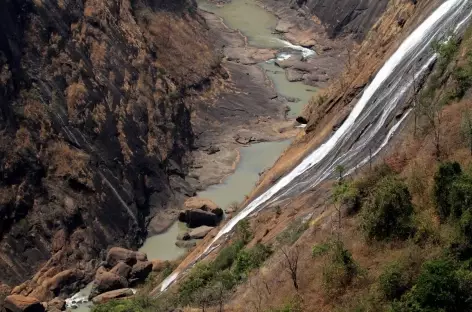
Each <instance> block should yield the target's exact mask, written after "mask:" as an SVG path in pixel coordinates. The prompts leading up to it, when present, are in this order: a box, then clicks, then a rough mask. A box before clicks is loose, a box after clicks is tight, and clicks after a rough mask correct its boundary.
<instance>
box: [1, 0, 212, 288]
mask: <svg viewBox="0 0 472 312" xmlns="http://www.w3.org/2000/svg"><path fill="white" fill-rule="evenodd" d="M191 8H194V3H193V2H192V1H187V0H179V1H171V0H160V1H154V0H153V1H148V0H140V1H130V0H124V1H118V0H106V1H81V0H69V1H56V0H41V1H26V0H19V1H1V2H0V18H1V19H2V22H1V23H0V103H2V104H1V105H0V159H2V162H1V164H0V177H1V178H0V250H1V251H2V255H3V257H2V259H0V269H1V270H2V272H3V274H1V275H0V282H4V283H7V284H10V285H16V284H18V283H20V282H23V281H24V280H25V279H27V278H30V277H32V276H33V274H34V273H35V272H36V271H37V270H38V269H41V270H40V272H39V273H38V275H37V276H35V279H34V281H32V282H31V283H30V284H29V285H30V286H28V287H26V288H24V289H28V290H25V292H28V291H31V289H33V288H34V285H41V283H39V282H38V281H39V280H43V279H44V278H45V277H48V278H49V277H51V276H54V275H55V274H57V273H59V272H61V271H64V270H66V269H69V268H71V267H72V268H73V267H80V268H83V270H84V273H83V274H82V275H83V280H84V281H83V282H80V281H79V282H77V283H83V284H85V283H86V282H87V281H89V280H90V279H91V278H92V273H91V272H93V271H94V270H95V269H96V268H97V267H98V264H99V262H98V260H97V259H98V258H99V257H100V256H102V254H103V250H106V249H107V248H108V247H109V246H110V245H120V246H125V247H132V246H137V245H138V244H139V243H140V242H142V240H143V239H144V237H145V235H146V226H147V223H148V222H149V220H150V219H151V218H152V217H153V216H154V215H155V214H156V213H157V212H158V211H161V210H163V209H166V208H167V207H168V205H169V204H171V203H173V202H180V200H181V193H182V192H184V191H185V192H187V193H189V192H190V193H191V191H192V190H189V189H188V187H187V189H185V190H183V189H184V188H183V187H182V185H187V184H188V183H187V184H185V183H186V182H185V175H186V173H187V165H188V163H189V159H188V156H187V155H188V151H189V150H190V149H191V147H192V145H193V130H192V125H191V123H190V110H189V106H190V104H191V101H193V98H195V97H194V96H193V97H192V96H190V94H193V95H195V94H197V93H198V92H199V91H198V90H200V88H201V87H202V85H204V84H207V83H208V77H211V76H212V75H215V74H216V72H217V71H218V62H217V59H218V58H217V55H214V54H213V52H212V51H213V48H212V47H211V45H210V44H209V40H208V38H207V37H206V36H207V34H206V29H205V27H204V25H203V24H202V23H201V21H200V17H198V16H197V15H195V14H194V13H192V12H194V10H191ZM184 35H185V36H184ZM169 36H172V38H177V39H176V40H169ZM189 37H191V38H193V40H188V38H189ZM179 40H182V41H179ZM184 43H185V44H184ZM200 55H206V56H208V57H207V58H205V59H202V58H201V57H200V58H199V56H200ZM184 56H185V57H184ZM171 182H172V183H171ZM182 197H183V196H182ZM49 259H51V260H49ZM11 265H13V266H14V267H11ZM43 265H44V266H43ZM68 291H74V290H72V289H71V290H68ZM54 295H58V294H54Z"/></svg>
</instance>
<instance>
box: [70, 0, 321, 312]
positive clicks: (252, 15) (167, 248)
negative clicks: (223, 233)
mask: <svg viewBox="0 0 472 312" xmlns="http://www.w3.org/2000/svg"><path fill="white" fill-rule="evenodd" d="M197 2H198V5H199V8H200V9H202V10H205V11H209V12H212V13H214V14H216V15H218V16H220V17H222V18H223V20H224V22H225V23H226V25H227V26H228V27H230V28H232V29H239V30H240V31H241V33H243V34H244V35H245V36H247V38H248V44H249V45H251V46H254V47H259V48H273V49H279V50H283V52H281V53H280V54H279V56H278V57H279V58H287V57H289V56H290V55H291V54H294V55H300V54H302V55H303V56H304V57H309V56H311V55H313V54H314V51H312V50H309V49H306V48H303V47H300V46H294V45H292V44H290V43H289V42H286V41H284V40H282V38H281V37H280V36H279V35H278V34H276V33H274V29H275V27H276V24H277V18H276V17H275V16H274V15H272V14H271V13H269V12H267V11H266V10H264V9H263V8H262V7H260V6H259V5H258V4H257V3H256V1H255V0H232V1H231V2H230V3H228V4H225V5H224V6H217V5H215V4H213V3H210V2H208V1H207V0H198V1H197ZM274 61H275V60H269V61H267V62H263V63H261V64H259V66H260V67H261V69H262V70H264V71H265V73H266V75H267V76H268V77H269V78H270V79H271V80H272V82H273V85H274V87H275V89H276V90H277V92H278V94H280V95H281V96H283V97H285V98H292V100H291V102H290V103H288V105H289V106H290V108H291V111H290V112H289V117H296V116H297V115H298V114H299V113H300V112H301V110H302V108H303V106H304V105H305V104H306V103H307V102H308V101H309V99H310V98H311V97H312V96H313V95H314V94H315V93H316V88H314V87H310V86H307V85H305V84H303V83H302V82H289V81H288V80H287V79H286V77H285V72H284V70H283V69H282V68H280V67H278V66H276V65H275V62H274ZM289 144H290V140H284V141H279V142H264V143H259V144H254V145H251V146H246V147H242V148H241V149H240V156H241V157H240V162H239V164H238V166H237V168H236V170H235V172H234V173H233V174H232V175H230V176H229V177H228V178H226V179H225V181H224V182H223V183H222V184H218V185H213V186H210V187H209V188H208V189H206V190H205V191H202V192H200V193H199V194H198V196H200V197H204V198H209V199H211V200H213V201H214V202H215V203H216V204H218V205H219V206H220V207H222V208H223V209H224V208H227V207H228V206H229V205H230V204H231V203H233V202H241V201H242V200H243V199H244V197H245V196H246V195H247V194H249V193H250V191H251V190H252V189H253V188H254V185H255V183H256V182H257V181H258V179H259V174H260V173H261V172H262V171H263V170H265V169H267V168H269V167H271V166H272V165H273V164H274V162H275V161H276V160H277V158H278V157H279V155H280V154H281V153H282V152H283V151H284V150H285V149H286V148H287V147H288V146H289ZM185 230H186V228H185V225H184V224H183V223H180V222H176V223H174V224H173V225H172V226H171V227H170V228H169V229H168V230H167V231H166V232H165V233H162V234H159V235H156V236H153V237H149V238H148V239H147V240H146V241H145V242H144V244H143V246H142V247H141V248H140V249H139V250H140V251H142V252H145V253H146V254H147V255H148V259H150V260H153V259H160V260H175V259H177V258H179V257H181V256H182V255H184V254H185V253H186V250H185V249H182V248H179V247H177V246H175V241H176V237H177V235H178V234H179V233H180V232H183V231H185ZM90 289H91V285H88V286H87V287H86V288H85V289H83V290H81V291H80V292H79V293H77V294H76V295H74V297H75V298H86V297H87V296H88V294H89V293H90ZM74 297H73V298H74ZM71 299H72V298H71ZM69 301H70V300H69ZM90 306H91V304H90V303H81V304H78V309H77V310H75V311H80V312H87V311H89V310H90Z"/></svg>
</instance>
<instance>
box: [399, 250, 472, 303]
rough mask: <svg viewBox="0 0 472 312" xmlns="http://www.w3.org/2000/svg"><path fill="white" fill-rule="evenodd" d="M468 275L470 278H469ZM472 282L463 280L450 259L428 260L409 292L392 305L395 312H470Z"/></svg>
mask: <svg viewBox="0 0 472 312" xmlns="http://www.w3.org/2000/svg"><path fill="white" fill-rule="evenodd" d="M469 272H470V271H469ZM469 276H470V275H469ZM470 281H471V279H470V278H468V276H466V277H465V278H464V276H463V274H461V271H460V270H457V266H456V264H455V263H454V262H453V261H451V260H449V259H437V260H430V261H428V262H426V263H425V264H424V265H423V268H422V270H421V273H420V275H419V277H418V279H417V281H416V284H415V285H414V286H413V288H412V289H411V291H409V292H408V293H407V294H406V295H404V296H403V297H402V300H401V301H399V302H396V303H395V304H394V305H393V310H394V311H405V312H406V311H415V312H423V311H424V312H427V311H428V312H430V311H431V312H433V311H437V312H449V311H451V312H452V311H470V309H471V308H472V305H471V301H470V299H471V295H470V289H467V288H466V287H469V286H470Z"/></svg>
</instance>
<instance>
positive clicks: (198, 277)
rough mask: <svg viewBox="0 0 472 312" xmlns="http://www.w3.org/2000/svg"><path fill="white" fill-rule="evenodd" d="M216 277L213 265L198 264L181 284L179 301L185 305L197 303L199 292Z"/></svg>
mask: <svg viewBox="0 0 472 312" xmlns="http://www.w3.org/2000/svg"><path fill="white" fill-rule="evenodd" d="M215 276H216V271H215V270H213V269H212V267H211V264H208V263H199V264H197V265H196V266H195V267H194V268H193V269H192V270H191V271H190V273H189V275H188V276H187V277H186V278H185V280H183V281H182V283H181V284H180V287H179V298H180V300H179V301H180V302H181V303H182V304H184V305H185V304H190V303H192V302H195V300H196V299H197V296H198V295H199V294H198V292H199V291H200V290H201V289H203V288H205V287H206V286H207V285H208V284H210V283H211V282H212V281H213V279H214V278H215Z"/></svg>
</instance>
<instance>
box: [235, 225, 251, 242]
mask: <svg viewBox="0 0 472 312" xmlns="http://www.w3.org/2000/svg"><path fill="white" fill-rule="evenodd" d="M236 238H237V239H238V240H239V241H241V242H243V244H247V243H249V242H250V241H251V239H252V231H251V226H250V224H249V221H248V220H247V219H243V220H241V221H239V222H238V224H237V225H236Z"/></svg>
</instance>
